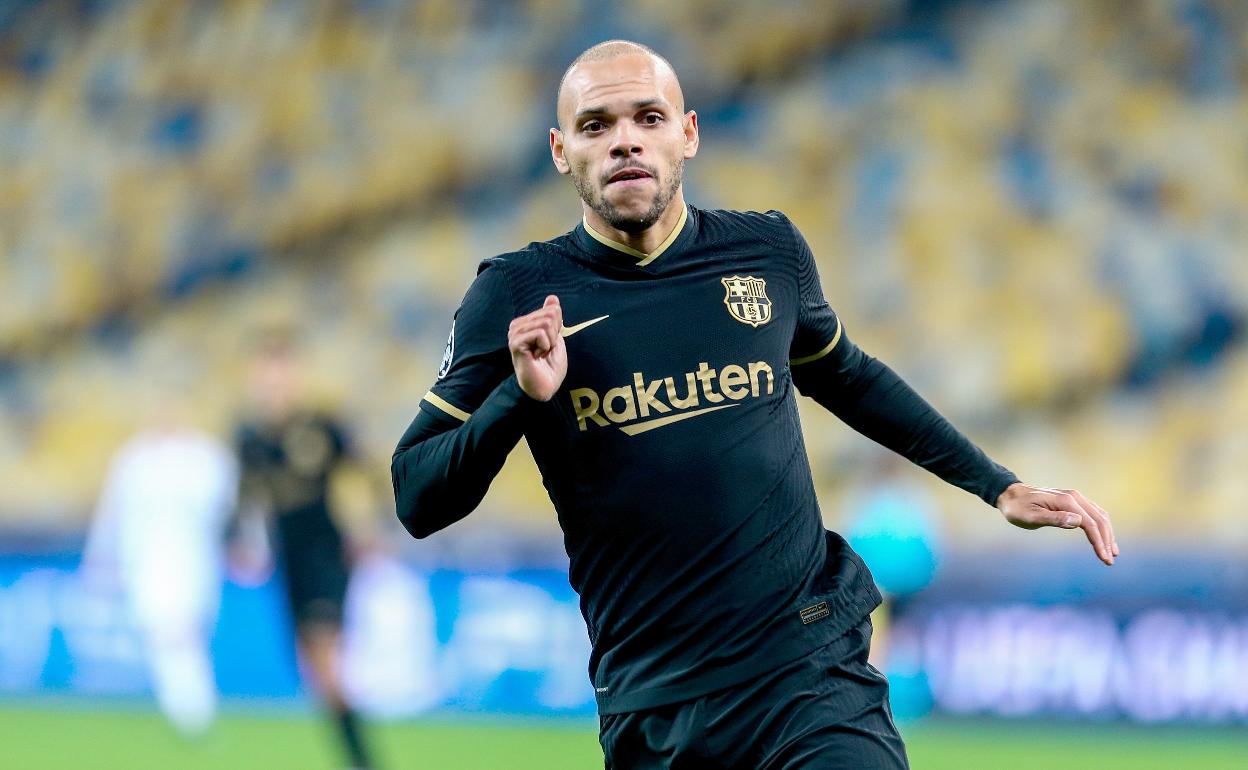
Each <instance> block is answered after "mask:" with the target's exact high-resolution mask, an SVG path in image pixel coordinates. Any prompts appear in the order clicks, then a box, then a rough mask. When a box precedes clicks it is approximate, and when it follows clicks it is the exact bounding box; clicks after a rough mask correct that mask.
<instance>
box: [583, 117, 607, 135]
mask: <svg viewBox="0 0 1248 770" xmlns="http://www.w3.org/2000/svg"><path fill="white" fill-rule="evenodd" d="M581 130H582V131H587V132H590V133H593V132H594V131H601V130H602V122H601V121H598V120H591V121H589V122H588V123H586V124H585V125H583V126H581Z"/></svg>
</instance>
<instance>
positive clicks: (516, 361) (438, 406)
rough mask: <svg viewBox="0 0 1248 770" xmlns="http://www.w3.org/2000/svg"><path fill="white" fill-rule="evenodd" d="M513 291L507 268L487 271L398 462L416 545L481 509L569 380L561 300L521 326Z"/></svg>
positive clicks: (395, 470) (463, 311) (399, 492)
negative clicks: (543, 407)
mask: <svg viewBox="0 0 1248 770" xmlns="http://www.w3.org/2000/svg"><path fill="white" fill-rule="evenodd" d="M505 285H506V281H505V280H504V279H503V274H502V270H501V268H498V267H494V268H493V269H490V265H489V263H488V262H487V263H483V266H482V269H481V272H480V273H479V274H478V276H477V280H476V281H474V282H473V285H472V287H471V288H470V289H469V290H468V294H467V296H465V298H464V303H463V304H462V305H461V306H460V309H459V312H458V313H457V314H456V318H455V324H454V326H453V327H452V333H451V339H450V340H449V341H448V343H447V351H446V356H445V358H444V360H443V369H442V371H441V372H439V380H438V382H437V384H435V385H434V387H433V389H432V390H430V391H429V393H427V394H426V395H425V397H424V399H423V400H422V402H421V410H420V412H419V414H417V416H416V419H414V420H413V421H412V424H411V425H410V426H409V427H408V429H407V431H406V432H405V433H404V434H403V438H402V439H401V440H400V441H399V445H398V447H397V448H396V449H395V451H394V456H393V457H392V459H391V463H390V476H391V481H392V482H393V485H394V498H395V507H396V510H397V513H398V517H399V521H400V522H401V523H402V524H403V527H404V528H405V529H406V530H407V531H408V532H409V533H411V535H412V536H413V537H417V538H424V537H428V536H429V535H431V534H433V533H434V532H437V531H438V530H440V529H442V528H444V527H447V526H450V525H451V524H454V523H455V522H457V521H459V520H460V519H462V518H464V517H465V516H467V515H468V514H469V513H471V512H472V511H473V510H474V509H475V508H476V507H477V505H479V504H480V503H481V500H482V498H484V497H485V493H486V492H487V491H488V490H489V488H490V483H491V482H492V481H493V480H494V477H495V476H497V475H498V472H499V471H500V470H501V469H502V467H503V463H504V462H506V460H507V455H508V454H509V453H510V452H511V450H512V449H513V448H514V447H515V446H516V444H517V443H519V441H520V437H521V436H523V435H524V426H525V423H526V419H527V418H526V415H527V414H528V413H529V412H530V411H531V410H532V409H533V408H535V406H536V403H537V402H539V401H548V400H549V399H550V398H551V397H552V396H553V395H554V392H555V391H556V390H557V389H558V387H559V385H560V384H561V383H562V381H563V377H564V374H565V373H566V372H567V356H566V348H565V347H564V344H563V338H562V337H561V335H560V330H561V328H562V324H563V314H562V311H561V309H560V307H559V302H558V300H557V299H555V298H554V297H549V298H547V301H546V303H545V304H544V305H543V306H542V307H541V308H539V309H537V310H534V311H533V312H531V313H528V314H527V315H523V316H520V317H518V318H511V317H510V316H511V315H513V314H514V308H513V306H512V303H511V301H510V296H508V294H507V292H506V288H505ZM500 308H512V311H513V312H512V313H507V311H506V310H503V314H500V313H499V310H500ZM474 407H475V408H474ZM469 410H472V411H471V412H470V411H469Z"/></svg>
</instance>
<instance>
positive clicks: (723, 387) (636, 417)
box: [568, 361, 776, 436]
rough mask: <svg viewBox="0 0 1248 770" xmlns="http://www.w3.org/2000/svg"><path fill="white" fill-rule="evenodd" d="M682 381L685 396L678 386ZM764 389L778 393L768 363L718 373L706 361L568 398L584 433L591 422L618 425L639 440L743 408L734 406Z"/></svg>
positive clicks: (573, 393)
mask: <svg viewBox="0 0 1248 770" xmlns="http://www.w3.org/2000/svg"><path fill="white" fill-rule="evenodd" d="M682 379H683V380H684V382H683V383H681V386H683V393H680V392H678V387H681V386H678V384H677V383H678V382H679V381H680V380H682ZM764 383H765V384H764ZM764 387H765V388H766V395H769V396H770V395H771V394H772V393H774V392H775V389H776V378H775V374H774V372H772V369H771V366H770V365H769V364H767V363H766V362H764V361H755V362H754V363H752V364H748V365H746V366H738V365H737V364H729V365H728V366H725V367H724V368H722V369H719V370H715V369H712V368H711V367H710V365H709V364H707V363H706V362H705V361H703V362H701V363H699V364H698V368H697V369H696V370H694V371H692V372H685V374H684V375H683V377H681V376H677V377H664V378H662V379H659V380H649V381H647V380H646V378H645V375H644V374H643V373H642V372H633V382H632V384H631V385H621V386H620V387H618V388H611V389H610V390H608V391H607V392H606V393H604V394H602V395H601V396H599V395H598V392H597V391H595V390H594V389H593V388H574V389H572V390H570V391H568V395H569V396H571V398H572V409H573V410H574V411H575V413H576V422H577V426H578V427H579V428H580V429H581V430H582V431H584V430H588V429H589V423H591V422H592V423H593V424H595V425H598V426H601V427H603V428H608V427H610V426H611V424H612V423H615V424H617V425H619V426H620V430H622V431H623V432H624V433H627V434H628V435H630V436H635V435H637V434H638V433H644V432H646V431H648V430H653V429H654V428H661V427H663V426H664V425H671V424H672V423H674V422H679V421H680V420H685V419H688V418H690V417H696V416H697V415H700V414H706V413H707V412H714V411H717V410H719V409H728V408H729V407H733V406H740V404H738V403H735V402H739V401H741V400H742V399H744V398H747V397H749V398H758V397H759V396H760V395H762V394H763V392H764V390H763V389H764ZM728 402H734V403H728ZM703 404H708V406H703ZM659 415H666V416H659ZM650 418H653V419H650ZM641 420H645V422H640V421H641Z"/></svg>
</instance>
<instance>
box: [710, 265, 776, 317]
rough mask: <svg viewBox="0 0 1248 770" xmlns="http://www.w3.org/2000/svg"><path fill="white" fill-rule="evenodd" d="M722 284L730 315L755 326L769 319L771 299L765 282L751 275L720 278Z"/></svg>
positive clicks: (725, 302)
mask: <svg viewBox="0 0 1248 770" xmlns="http://www.w3.org/2000/svg"><path fill="white" fill-rule="evenodd" d="M719 280H720V283H722V284H724V304H725V305H727V306H728V312H729V313H730V314H732V317H733V318H735V319H737V320H738V321H740V322H741V323H743V324H749V325H750V326H753V327H755V328H757V327H759V326H762V325H763V324H765V323H767V322H768V321H770V320H771V300H770V299H768V298H767V282H766V281H764V280H763V279H762V278H755V277H754V276H752V275H734V276H733V277H731V278H720V279H719Z"/></svg>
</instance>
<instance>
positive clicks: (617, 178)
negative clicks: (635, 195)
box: [607, 166, 653, 184]
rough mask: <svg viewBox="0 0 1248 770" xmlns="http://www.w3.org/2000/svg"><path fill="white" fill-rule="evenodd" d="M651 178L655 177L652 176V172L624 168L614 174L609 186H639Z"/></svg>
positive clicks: (635, 168) (608, 181)
mask: <svg viewBox="0 0 1248 770" xmlns="http://www.w3.org/2000/svg"><path fill="white" fill-rule="evenodd" d="M651 178H653V177H651V176H650V172H648V171H646V170H645V169H640V168H637V167H635V166H633V167H629V168H622V169H620V170H619V171H617V172H615V173H614V174H612V175H611V177H610V178H609V179H607V184H620V183H623V184H628V183H632V184H639V183H641V182H644V181H645V180H647V179H651Z"/></svg>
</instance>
